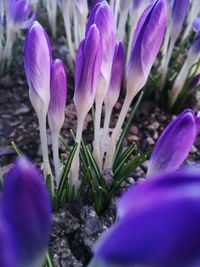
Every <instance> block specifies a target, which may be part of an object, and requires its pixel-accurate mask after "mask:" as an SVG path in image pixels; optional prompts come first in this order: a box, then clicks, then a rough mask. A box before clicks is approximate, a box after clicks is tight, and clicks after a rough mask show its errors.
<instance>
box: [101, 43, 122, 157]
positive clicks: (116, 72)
mask: <svg viewBox="0 0 200 267" xmlns="http://www.w3.org/2000/svg"><path fill="white" fill-rule="evenodd" d="M124 70H125V52H124V46H123V44H122V43H121V42H118V43H117V44H116V46H115V53H114V58H113V63H112V72H111V79H110V85H109V88H108V92H107V94H106V97H105V99H104V104H105V119H104V127H103V138H102V146H101V150H102V151H101V157H102V158H103V156H104V153H105V152H106V147H107V143H108V142H107V141H108V131H109V123H110V118H111V114H112V110H113V107H114V105H115V104H116V102H117V100H118V98H119V95H120V89H121V83H122V79H123V76H124Z"/></svg>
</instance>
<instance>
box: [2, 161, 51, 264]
mask: <svg viewBox="0 0 200 267" xmlns="http://www.w3.org/2000/svg"><path fill="white" fill-rule="evenodd" d="M0 212H1V216H2V218H3V221H1V225H2V224H3V223H6V225H7V227H6V228H5V233H7V232H6V231H7V229H8V236H7V237H6V238H5V240H4V238H3V236H2V235H1V238H0V241H1V255H3V251H2V249H4V247H5V246H6V245H7V243H6V242H7V240H8V238H11V240H12V247H10V248H7V249H10V250H8V251H4V253H5V254H4V256H5V255H8V256H9V257H11V258H10V259H8V262H12V260H13V258H14V260H15V262H14V260H13V265H3V264H1V266H2V267H3V266H5V267H11V266H13V267H14V266H16V267H18V266H22V267H27V266H31V267H38V266H41V265H42V262H43V259H44V253H45V250H46V248H47V244H48V240H49V236H50V231H51V201H50V197H49V193H48V190H47V187H46V185H45V181H44V179H43V177H42V176H41V175H40V174H39V172H38V171H37V170H36V168H35V167H34V166H33V165H32V164H31V163H30V162H29V161H28V160H26V159H25V158H20V159H18V160H17V161H16V163H15V164H14V166H13V167H12V168H11V170H10V171H9V172H8V174H7V175H6V176H5V178H4V186H3V194H2V197H1V210H0ZM6 253H7V254H6ZM0 263H2V258H1V259H0Z"/></svg>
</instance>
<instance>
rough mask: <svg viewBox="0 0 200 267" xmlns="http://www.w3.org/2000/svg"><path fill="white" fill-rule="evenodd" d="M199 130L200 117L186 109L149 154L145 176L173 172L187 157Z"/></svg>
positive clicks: (170, 125) (169, 126)
mask: <svg viewBox="0 0 200 267" xmlns="http://www.w3.org/2000/svg"><path fill="white" fill-rule="evenodd" d="M199 129H200V116H199V115H195V113H194V112H193V111H192V110H190V109H186V110H185V111H183V112H182V113H181V114H180V115H179V116H178V117H177V118H176V119H175V120H174V121H172V122H171V123H170V124H169V125H168V126H167V127H166V128H165V130H164V131H163V133H162V134H161V136H160V138H159V139H158V141H157V143H156V145H155V148H154V150H153V152H152V154H151V158H150V161H149V167H148V171H147V176H152V175H155V174H157V173H159V172H166V171H173V170H176V169H177V168H179V167H180V165H181V164H182V163H183V161H184V160H185V159H186V157H187V156H188V154H189V152H190V149H191V147H192V145H193V143H194V142H195V139H196V136H197V134H198V132H199Z"/></svg>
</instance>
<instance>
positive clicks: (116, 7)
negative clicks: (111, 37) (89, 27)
mask: <svg viewBox="0 0 200 267" xmlns="http://www.w3.org/2000/svg"><path fill="white" fill-rule="evenodd" d="M119 1H120V0H115V9H114V18H115V22H116V24H117V21H118V12H119Z"/></svg>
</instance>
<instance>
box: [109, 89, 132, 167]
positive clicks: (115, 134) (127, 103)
mask: <svg viewBox="0 0 200 267" xmlns="http://www.w3.org/2000/svg"><path fill="white" fill-rule="evenodd" d="M134 96H135V95H132V96H130V95H129V94H126V97H125V99H124V103H123V106H122V109H121V112H120V114H119V118H118V121H117V124H116V126H115V128H114V130H113V133H112V135H111V139H110V144H109V147H108V151H107V155H106V160H105V168H112V161H113V157H114V154H115V148H116V144H117V141H118V139H119V136H120V133H121V128H122V125H123V123H124V120H125V118H126V115H127V113H128V110H129V107H130V105H131V102H132V100H133V98H134Z"/></svg>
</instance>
